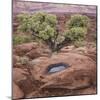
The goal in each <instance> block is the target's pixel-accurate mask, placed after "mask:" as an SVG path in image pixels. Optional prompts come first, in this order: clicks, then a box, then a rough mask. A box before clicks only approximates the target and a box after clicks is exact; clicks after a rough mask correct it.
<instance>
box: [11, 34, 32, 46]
mask: <svg viewBox="0 0 100 100" xmlns="http://www.w3.org/2000/svg"><path fill="white" fill-rule="evenodd" d="M31 41H32V37H31V36H26V35H14V36H13V44H14V45H17V44H22V43H27V42H31Z"/></svg>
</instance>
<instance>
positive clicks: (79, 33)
mask: <svg viewBox="0 0 100 100" xmlns="http://www.w3.org/2000/svg"><path fill="white" fill-rule="evenodd" d="M85 33H86V28H81V27H74V28H71V29H70V30H69V31H67V32H65V38H69V39H70V40H71V41H72V42H76V41H83V39H84V38H85Z"/></svg>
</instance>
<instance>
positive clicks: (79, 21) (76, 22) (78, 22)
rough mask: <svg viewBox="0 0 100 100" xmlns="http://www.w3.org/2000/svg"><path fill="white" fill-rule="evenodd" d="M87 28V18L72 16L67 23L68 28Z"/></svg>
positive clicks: (78, 15) (77, 15)
mask: <svg viewBox="0 0 100 100" xmlns="http://www.w3.org/2000/svg"><path fill="white" fill-rule="evenodd" d="M88 26H89V18H88V17H87V16H85V15H80V14H76V15H72V16H71V19H70V20H69V22H68V27H69V29H70V28H73V27H88Z"/></svg>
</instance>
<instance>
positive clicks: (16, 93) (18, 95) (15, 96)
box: [13, 82, 24, 100]
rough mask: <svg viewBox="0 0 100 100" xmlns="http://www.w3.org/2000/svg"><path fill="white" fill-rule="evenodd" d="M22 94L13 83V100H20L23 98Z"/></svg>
mask: <svg viewBox="0 0 100 100" xmlns="http://www.w3.org/2000/svg"><path fill="white" fill-rule="evenodd" d="M23 96H24V93H23V92H22V90H21V89H20V88H19V87H18V85H17V84H15V83H14V82H13V99H17V100H18V99H20V98H23Z"/></svg>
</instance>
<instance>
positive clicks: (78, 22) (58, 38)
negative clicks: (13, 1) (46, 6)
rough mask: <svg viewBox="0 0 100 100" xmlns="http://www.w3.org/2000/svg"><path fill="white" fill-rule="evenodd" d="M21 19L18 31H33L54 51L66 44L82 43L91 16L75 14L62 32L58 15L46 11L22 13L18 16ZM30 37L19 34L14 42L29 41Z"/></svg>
mask: <svg viewBox="0 0 100 100" xmlns="http://www.w3.org/2000/svg"><path fill="white" fill-rule="evenodd" d="M17 18H18V21H19V26H18V31H20V32H29V33H32V34H33V36H34V38H35V39H36V40H39V41H43V42H45V43H47V45H48V46H49V47H50V48H51V49H52V51H56V50H59V49H60V48H62V47H63V46H64V45H65V44H68V42H69V41H70V42H71V43H73V44H75V45H77V44H79V45H80V44H81V43H82V41H83V40H84V38H85V33H87V28H88V26H89V18H88V17H87V16H85V15H79V14H77V15H73V16H71V19H70V20H69V22H68V23H67V24H68V30H67V31H66V32H65V33H64V34H62V33H58V32H57V17H56V15H53V14H48V13H45V12H37V13H34V14H32V15H29V14H20V15H18V16H17ZM31 40H32V39H29V38H28V37H23V36H22V37H20V36H17V37H15V38H14V43H15V44H19V43H24V42H29V41H31Z"/></svg>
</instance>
